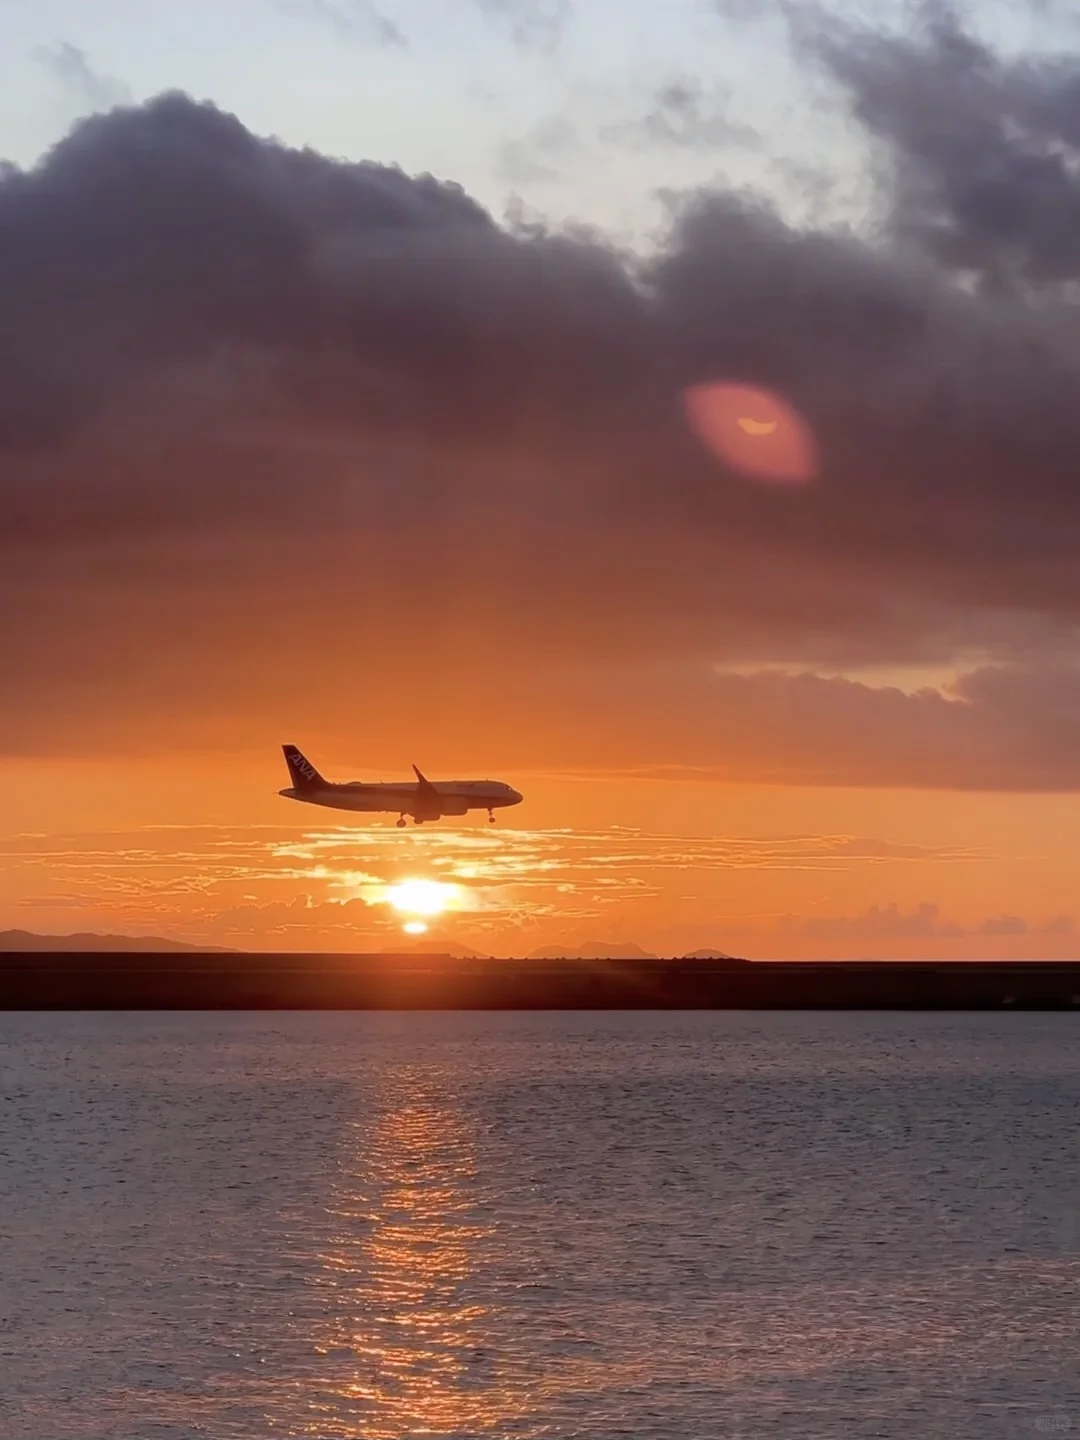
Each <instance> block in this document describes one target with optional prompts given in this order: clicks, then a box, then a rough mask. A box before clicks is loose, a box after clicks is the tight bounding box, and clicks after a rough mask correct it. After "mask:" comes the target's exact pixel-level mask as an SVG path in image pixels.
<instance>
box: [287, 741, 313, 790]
mask: <svg viewBox="0 0 1080 1440" xmlns="http://www.w3.org/2000/svg"><path fill="white" fill-rule="evenodd" d="M281 748H282V749H283V750H284V752H285V763H286V765H288V767H289V773H290V774H291V775H292V777H293V779H294V780H300V781H306V782H307V784H309V785H317V784H318V783H319V782H320V781H321V780H322V776H321V775H320V774H319V772H318V771H317V770H316V769H315V766H314V765H312V763H311V761H310V760H308V759H307V758H306V757H305V756H304V755H301V753H300V751H299V750H298V749H297V748H296V746H295V745H283V746H282V747H281Z"/></svg>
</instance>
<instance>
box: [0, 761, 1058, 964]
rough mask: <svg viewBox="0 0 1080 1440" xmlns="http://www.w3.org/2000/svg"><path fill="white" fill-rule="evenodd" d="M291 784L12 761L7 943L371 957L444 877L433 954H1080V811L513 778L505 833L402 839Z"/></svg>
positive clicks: (183, 769) (1047, 802)
mask: <svg viewBox="0 0 1080 1440" xmlns="http://www.w3.org/2000/svg"><path fill="white" fill-rule="evenodd" d="M279 770H280V771H281V773H279ZM348 773H351V771H350V772H348ZM283 778H284V770H283V767H282V766H280V765H279V763H278V757H277V756H275V755H273V754H267V756H266V757H265V758H263V759H261V760H260V761H259V762H257V763H253V762H245V763H240V764H238V763H236V762H235V761H234V762H233V763H230V764H225V765H222V764H197V763H193V762H192V761H190V760H187V761H182V760H174V761H172V762H170V763H168V764H165V763H158V764H151V763H145V764H141V765H134V764H132V763H130V762H128V763H125V762H122V761H118V762H115V763H109V764H101V763H98V764H89V763H85V762H82V763H71V762H69V763H66V764H57V763H55V762H37V763H29V762H22V763H17V764H13V763H11V762H8V763H6V764H4V765H3V766H2V767H0V786H2V791H3V794H4V797H5V808H4V821H5V823H4V834H3V836H2V837H0V856H2V860H0V927H5V926H8V927H17V928H25V929H32V930H39V931H43V932H49V933H65V932H73V931H83V930H94V931H104V932H108V933H125V934H126V933H131V934H155V935H164V936H167V937H171V938H177V939H187V940H194V941H198V942H201V943H210V944H220V945H229V946H237V947H241V948H244V947H251V948H255V949H273V948H281V949H297V950H302V949H308V948H323V949H353V948H356V949H379V948H383V947H385V946H388V945H391V944H397V943H401V941H402V935H401V925H402V922H403V921H404V920H405V919H407V916H404V915H402V914H399V913H397V912H395V911H394V910H393V909H392V908H391V907H390V906H388V905H387V904H386V903H384V901H383V898H382V895H381V893H380V887H384V886H387V885H393V884H396V883H399V882H400V881H402V880H404V879H409V878H429V879H437V880H441V881H443V882H448V883H451V884H455V885H457V886H459V887H460V896H459V898H458V899H456V900H455V904H462V905H463V906H464V907H465V908H462V909H460V910H458V911H456V913H449V914H447V915H444V916H443V917H441V918H440V919H432V920H430V922H429V923H430V938H432V939H446V940H447V941H448V942H453V943H460V944H467V945H470V946H472V947H473V948H476V949H479V950H482V951H484V952H487V953H496V954H517V955H521V954H525V953H528V952H529V951H531V950H533V949H536V948H539V947H540V946H545V945H553V944H555V945H561V944H566V945H567V946H569V947H570V948H572V947H573V945H574V944H575V943H578V942H582V941H590V940H592V941H605V942H620V941H631V942H635V943H637V944H640V945H642V946H644V947H645V948H646V949H650V950H652V951H654V952H658V953H681V952H685V951H687V950H690V949H696V948H700V947H712V948H718V949H722V950H726V951H728V952H733V953H740V954H747V955H750V956H752V957H763V958H788V957H792V958H813V957H816V956H838V957H839V956H847V957H858V956H863V955H873V956H882V957H904V956H924V955H925V956H954V957H958V958H959V957H981V956H985V957H998V956H1000V957H1007V958H1020V957H1027V956H1032V957H1064V956H1069V955H1072V954H1073V953H1074V947H1075V937H1074V935H1073V933H1072V918H1071V917H1072V915H1073V912H1074V911H1075V901H1074V898H1073V896H1074V890H1075V880H1074V875H1075V869H1074V858H1073V857H1074V856H1075V854H1076V853H1077V847H1078V845H1080V814H1078V813H1077V811H1078V807H1077V806H1076V805H1075V803H1074V802H1073V801H1072V800H1071V798H1070V797H1067V796H1059V797H1016V796H1012V797H1008V796H998V795H988V794H978V795H972V794H952V793H948V792H946V793H941V794H937V795H934V794H929V795H928V794H927V793H925V792H915V791H898V790H894V791H870V790H855V789H843V790H841V789H830V790H815V789H803V788H799V789H795V788H790V787H788V788H785V787H767V786H744V785H724V784H717V783H704V784H700V785H695V784H690V783H686V782H683V783H672V782H663V781H618V780H610V779H608V780H603V779H593V780H584V779H577V780H565V779H564V780H558V779H553V778H545V777H543V776H533V777H528V778H526V777H522V776H520V775H515V776H513V777H512V778H513V779H514V780H516V781H520V782H521V784H522V786H523V788H524V790H525V792H526V803H525V804H524V805H523V806H521V807H520V808H519V809H518V810H516V811H515V812H513V814H512V815H508V816H506V817H505V818H504V817H500V821H499V823H498V824H497V825H495V826H490V825H488V824H487V822H486V820H483V821H482V823H481V822H479V821H478V822H476V823H472V822H471V823H470V824H469V825H468V826H467V827H462V826H460V824H457V825H455V824H452V823H448V822H445V821H444V822H442V823H441V824H439V825H437V826H430V825H429V826H425V827H422V828H414V827H410V828H409V829H408V830H406V831H404V832H402V831H399V830H397V829H396V828H395V827H394V825H393V823H392V817H387V819H386V820H385V821H384V820H380V821H379V822H378V823H376V824H371V825H367V824H360V825H357V824H352V823H350V822H349V818H348V817H337V816H335V815H334V814H333V813H332V812H329V811H325V812H323V811H317V810H314V809H306V810H302V809H301V807H299V806H297V805H294V804H291V803H290V802H288V801H286V800H283V799H280V798H279V797H278V796H277V795H276V790H277V789H278V788H280V785H281V783H282V781H283ZM342 778H347V774H346V772H343V773H342ZM365 778H367V777H365ZM374 778H380V777H379V776H375V777H374ZM339 820H342V821H344V823H338V822H339Z"/></svg>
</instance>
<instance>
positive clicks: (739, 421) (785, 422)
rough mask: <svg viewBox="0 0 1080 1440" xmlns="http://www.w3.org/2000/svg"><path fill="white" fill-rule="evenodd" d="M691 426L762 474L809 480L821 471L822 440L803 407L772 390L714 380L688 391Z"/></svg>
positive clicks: (738, 465)
mask: <svg viewBox="0 0 1080 1440" xmlns="http://www.w3.org/2000/svg"><path fill="white" fill-rule="evenodd" d="M683 406H684V407H685V410H686V418H687V420H688V421H689V423H690V428H691V429H692V430H693V431H694V433H695V435H697V437H698V439H699V440H700V441H701V442H702V444H703V445H704V446H705V447H706V448H707V449H708V450H711V451H712V453H713V454H714V455H716V456H718V457H719V458H720V459H721V460H725V461H726V462H727V463H728V464H729V465H730V466H731V467H732V468H733V469H735V470H740V471H742V472H743V474H746V475H753V476H756V477H758V478H759V479H761V480H770V481H777V482H779V483H781V484H789V485H790V484H806V482H807V481H809V480H812V479H813V478H814V476H815V475H816V474H817V469H818V456H817V445H816V443H815V440H814V435H813V432H812V431H811V429H810V426H809V425H808V424H807V423H806V421H805V420H804V419H803V417H802V416H801V415H800V414H799V412H798V411H797V410H796V409H795V408H794V407H793V406H791V405H789V404H788V403H787V401H786V400H782V399H781V398H780V396H779V395H775V394H774V393H773V392H772V391H770V390H759V389H756V388H755V387H754V386H752V385H728V384H725V383H721V382H710V383H708V384H702V385H691V386H690V387H689V388H688V389H687V390H684V391H683Z"/></svg>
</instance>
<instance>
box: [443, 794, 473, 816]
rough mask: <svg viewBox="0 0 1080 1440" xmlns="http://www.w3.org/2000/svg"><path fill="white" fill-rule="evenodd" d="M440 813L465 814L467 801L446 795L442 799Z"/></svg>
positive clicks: (467, 809) (467, 806)
mask: <svg viewBox="0 0 1080 1440" xmlns="http://www.w3.org/2000/svg"><path fill="white" fill-rule="evenodd" d="M442 813H443V814H444V815H467V814H468V813H469V802H468V801H467V800H459V799H458V798H457V797H456V796H446V797H444V798H443V801H442Z"/></svg>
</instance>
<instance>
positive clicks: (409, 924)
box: [401, 920, 427, 935]
mask: <svg viewBox="0 0 1080 1440" xmlns="http://www.w3.org/2000/svg"><path fill="white" fill-rule="evenodd" d="M401 928H402V930H404V931H405V934H406V935H426V934H427V926H426V925H425V924H424V922H423V920H408V921H406V922H405V924H404V925H403V926H402V927H401Z"/></svg>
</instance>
